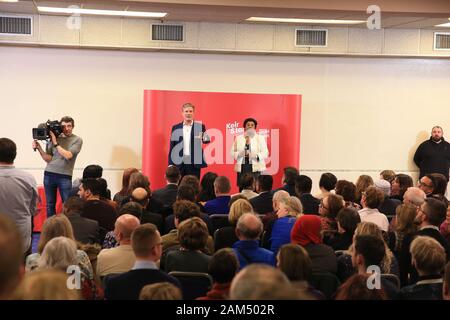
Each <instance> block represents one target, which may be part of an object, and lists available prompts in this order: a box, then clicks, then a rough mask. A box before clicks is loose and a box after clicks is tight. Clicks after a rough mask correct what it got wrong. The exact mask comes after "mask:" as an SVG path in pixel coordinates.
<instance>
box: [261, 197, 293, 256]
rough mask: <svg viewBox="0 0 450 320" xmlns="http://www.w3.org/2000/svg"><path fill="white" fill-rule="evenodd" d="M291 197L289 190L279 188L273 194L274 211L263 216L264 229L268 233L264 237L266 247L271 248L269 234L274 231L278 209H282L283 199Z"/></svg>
mask: <svg viewBox="0 0 450 320" xmlns="http://www.w3.org/2000/svg"><path fill="white" fill-rule="evenodd" d="M290 197H291V196H290V195H289V193H288V192H287V191H284V190H279V191H277V192H275V193H274V194H273V197H272V209H273V212H270V213H266V214H265V215H264V216H263V217H262V222H263V225H264V231H265V233H266V235H267V236H266V237H265V239H262V246H263V247H264V248H267V249H269V248H270V244H269V236H270V234H271V233H272V227H273V224H274V222H275V221H276V220H277V218H278V216H277V211H278V210H280V201H281V200H282V199H289V198H290Z"/></svg>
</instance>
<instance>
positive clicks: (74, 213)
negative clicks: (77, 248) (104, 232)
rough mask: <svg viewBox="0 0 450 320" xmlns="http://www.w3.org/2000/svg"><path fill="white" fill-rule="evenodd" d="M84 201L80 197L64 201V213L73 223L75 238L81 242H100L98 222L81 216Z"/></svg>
mask: <svg viewBox="0 0 450 320" xmlns="http://www.w3.org/2000/svg"><path fill="white" fill-rule="evenodd" d="M83 208H84V201H83V199H81V198H79V197H70V198H69V199H67V201H66V202H65V203H64V206H63V214H64V215H65V216H66V217H67V219H69V221H70V224H71V225H72V229H73V234H74V236H75V240H76V241H78V242H80V243H85V244H86V243H100V230H99V226H98V222H97V221H95V220H91V219H87V218H84V217H82V216H81V213H82V212H83Z"/></svg>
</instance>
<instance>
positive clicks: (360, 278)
mask: <svg viewBox="0 0 450 320" xmlns="http://www.w3.org/2000/svg"><path fill="white" fill-rule="evenodd" d="M369 277H370V275H369V274H354V275H353V276H351V277H350V278H348V279H347V281H345V282H344V283H343V284H342V285H341V286H340V287H339V290H338V291H337V293H336V298H335V299H336V300H387V295H386V293H385V292H384V290H383V288H381V289H376V288H375V289H372V288H369V287H368V286H367V283H369V282H370V281H371V280H370V279H369Z"/></svg>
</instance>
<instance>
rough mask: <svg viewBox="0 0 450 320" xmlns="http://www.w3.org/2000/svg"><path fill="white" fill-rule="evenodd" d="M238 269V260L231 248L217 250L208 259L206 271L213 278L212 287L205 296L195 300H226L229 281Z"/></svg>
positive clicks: (228, 291) (228, 292)
mask: <svg viewBox="0 0 450 320" xmlns="http://www.w3.org/2000/svg"><path fill="white" fill-rule="evenodd" d="M238 270H239V261H238V258H237V257H236V254H235V253H234V251H233V250H232V249H229V248H226V249H221V250H219V251H217V252H216V253H215V254H214V255H213V257H212V259H211V260H210V261H209V265H208V273H209V274H210V275H211V277H212V278H213V281H214V283H213V287H212V288H211V290H210V291H208V293H207V294H206V296H205V297H200V298H197V300H227V299H228V298H229V294H230V286H231V281H232V280H233V278H234V276H235V275H236V273H237V272H238Z"/></svg>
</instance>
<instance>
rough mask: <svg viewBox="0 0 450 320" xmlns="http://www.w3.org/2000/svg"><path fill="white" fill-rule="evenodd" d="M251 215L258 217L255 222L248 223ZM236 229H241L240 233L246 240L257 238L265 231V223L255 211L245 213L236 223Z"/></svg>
mask: <svg viewBox="0 0 450 320" xmlns="http://www.w3.org/2000/svg"><path fill="white" fill-rule="evenodd" d="M250 217H254V219H256V221H255V222H256V225H255V224H253V223H252V224H251V225H250V224H249V223H247V220H248V219H249V218H250ZM236 229H237V230H238V231H239V234H240V235H242V237H244V238H245V239H246V240H257V239H258V238H259V236H260V235H261V233H262V231H263V224H262V222H261V219H260V218H259V216H257V215H256V214H254V213H244V214H243V215H242V216H241V217H240V218H239V220H238V223H237V225H236Z"/></svg>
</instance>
